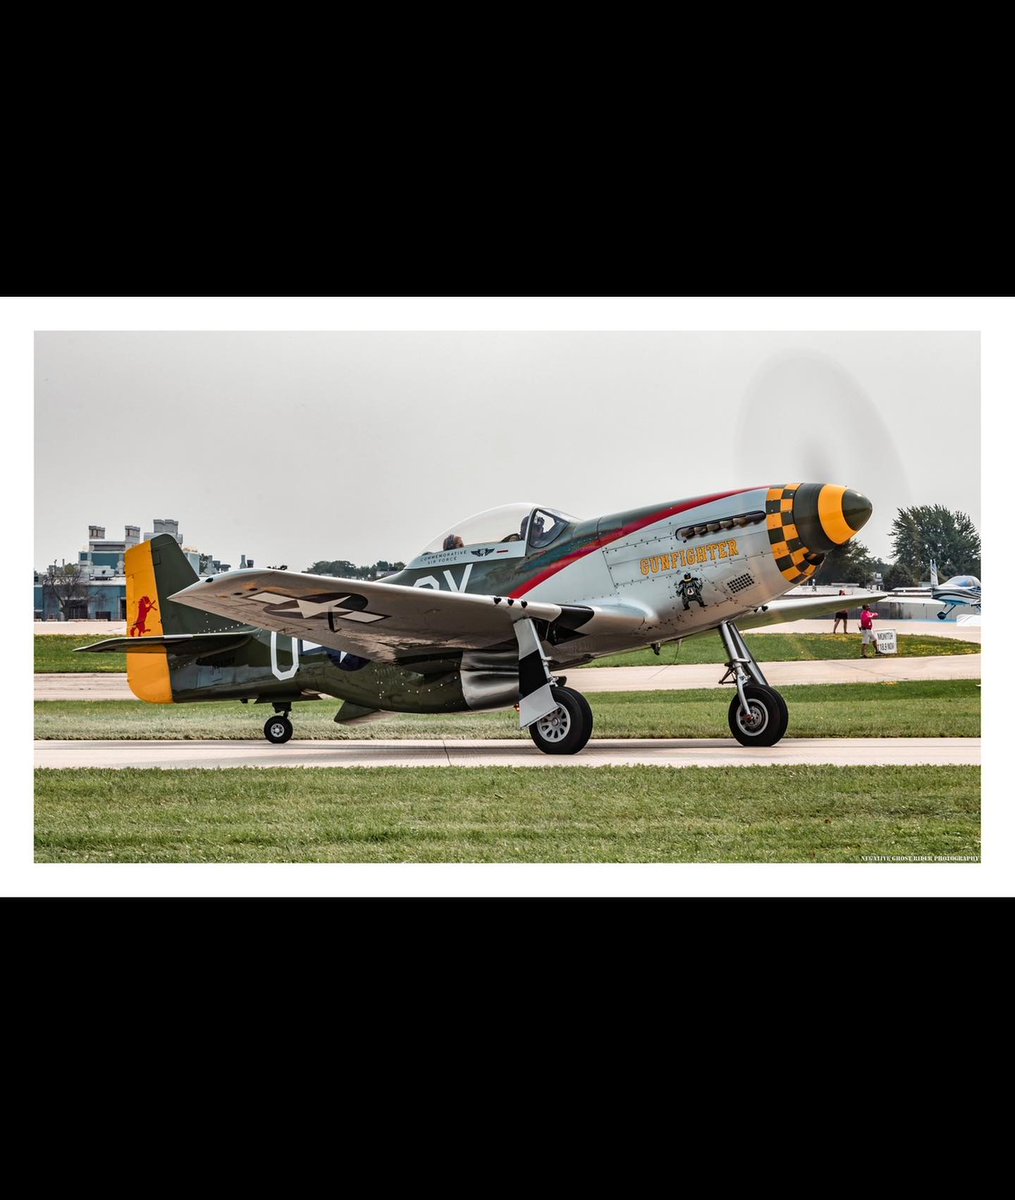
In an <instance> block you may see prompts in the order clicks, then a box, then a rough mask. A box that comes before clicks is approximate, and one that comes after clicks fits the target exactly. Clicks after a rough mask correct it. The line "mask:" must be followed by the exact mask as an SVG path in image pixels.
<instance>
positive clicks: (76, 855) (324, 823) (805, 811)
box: [35, 766, 980, 870]
mask: <svg viewBox="0 0 1015 1200" xmlns="http://www.w3.org/2000/svg"><path fill="white" fill-rule="evenodd" d="M979 794H980V771H979V768H977V767H813V766H811V767H729V768H723V767H710V768H700V767H685V768H667V767H602V768H597V769H595V770H592V769H589V768H587V767H558V768H554V769H553V770H546V771H540V770H531V769H525V768H443V767H442V768H439V769H435V768H421V769H417V770H412V771H408V770H404V769H399V768H375V769H345V770H343V769H305V770H301V769H298V768H279V769H267V770H266V769H251V768H241V769H234V770H221V771H158V770H125V771H100V770H74V771H36V790H35V858H36V861H37V862H60V863H95V862H98V863H110V862H118V863H123V862H133V863H138V862H144V863H171V862H262V863H264V862H289V863H292V862H359V863H364V862H366V863H384V862H414V863H442V862H448V863H450V862H483V863H488V862H498V863H508V862H515V863H534V862H548V863H565V862H566V863H572V862H626V863H649V862H772V863H795V862H821V863H827V862H860V861H862V859H863V858H864V857H865V856H871V855H878V856H914V857H925V856H978V855H979V851H980V841H979ZM886 869H887V868H886ZM894 869H896V870H897V869H899V868H898V867H896V868H894Z"/></svg>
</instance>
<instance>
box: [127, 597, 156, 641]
mask: <svg viewBox="0 0 1015 1200" xmlns="http://www.w3.org/2000/svg"><path fill="white" fill-rule="evenodd" d="M153 609H155V610H156V611H158V605H157V604H156V603H155V601H154V600H152V599H151V598H150V597H149V596H142V597H141V599H140V600H139V601H138V602H137V620H136V621H135V622H134V624H133V625H131V627H130V637H143V636H144V635H145V634H146V633H147V632H148V626H147V624H146V622H147V620H148V614H149V613H150V612H151V611H152V610H153Z"/></svg>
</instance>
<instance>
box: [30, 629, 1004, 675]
mask: <svg viewBox="0 0 1015 1200" xmlns="http://www.w3.org/2000/svg"><path fill="white" fill-rule="evenodd" d="M744 636H745V637H746V639H747V643H748V645H749V646H750V647H751V652H752V653H753V654H754V656H755V658H756V659H757V660H758V662H760V663H771V662H798V661H804V660H810V661H814V660H827V659H833V658H856V656H857V655H858V654H859V653H860V634H859V632H856V633H765V634H758V635H757V636H755V634H754V632H753V631H752V630H750V629H748V630H746V631H745V633H744ZM897 641H898V647H899V653H898V657H900V658H926V657H928V656H934V655H944V654H979V653H980V651H981V646H980V643H979V642H963V641H959V639H958V638H946V637H932V636H931V637H928V636H924V635H923V634H913V633H900V634H899V636H898V639H897ZM78 657H79V658H81V657H83V656H82V655H78ZM724 662H726V651H725V649H724V648H723V645H722V641H721V640H720V638H719V635H718V634H717V633H716V634H711V635H709V634H703V635H702V636H700V637H693V638H688V639H687V641H685V642H684V643H683V644H682V645H679V646H678V645H677V644H676V643H673V644H671V645H668V646H663V647H662V653H661V654H659V655H658V656H657V655H656V654H655V653H654V652H653V651H651V650H633V651H631V653H630V654H611V655H609V656H608V657H606V658H599V659H596V661H595V662H592V663H589V664H588V665H589V666H590V667H665V666H669V665H670V664H671V663H678V664H687V663H692V664H694V663H724ZM36 670H38V668H36Z"/></svg>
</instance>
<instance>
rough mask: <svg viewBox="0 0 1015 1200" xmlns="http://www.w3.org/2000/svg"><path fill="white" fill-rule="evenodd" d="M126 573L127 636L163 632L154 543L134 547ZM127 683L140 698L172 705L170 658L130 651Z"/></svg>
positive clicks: (145, 635) (126, 560) (143, 543)
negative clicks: (154, 559)
mask: <svg viewBox="0 0 1015 1200" xmlns="http://www.w3.org/2000/svg"><path fill="white" fill-rule="evenodd" d="M124 561H125V570H126V572H127V622H128V624H127V635H128V637H151V636H153V635H157V634H161V633H162V614H161V612H160V611H159V592H158V587H157V586H156V583H155V567H154V564H153V563H152V544H151V542H141V543H140V545H137V546H132V547H131V549H130V550H128V551H127V554H126V556H125V560H124ZM127 682H128V683H129V684H130V690H131V691H132V692H133V693H134V695H135V696H137V698H138V699H139V700H147V701H148V702H149V703H150V704H172V703H173V688H172V683H171V682H170V677H169V660H168V659H167V657H166V652H165V650H163V651H162V653H161V654H158V653H155V652H154V651H153V652H152V653H151V654H130V653H128V654H127Z"/></svg>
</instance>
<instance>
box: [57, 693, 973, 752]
mask: <svg viewBox="0 0 1015 1200" xmlns="http://www.w3.org/2000/svg"><path fill="white" fill-rule="evenodd" d="M779 690H780V691H781V692H782V694H783V696H784V697H785V698H786V702H787V704H788V705H789V712H790V715H789V736H790V737H979V736H980V685H979V683H978V681H976V680H972V679H969V680H965V679H957V680H923V681H919V682H911V683H853V684H846V685H837V684H815V685H812V686H807V687H786V688H780V689H779ZM733 695H734V692H733V689H732V687H729V688H722V689H715V688H701V689H695V690H690V691H681V692H600V693H597V694H595V695H593V696H592V697H591V704H592V709H593V713H594V714H595V731H594V733H593V736H594V737H599V738H624V737H659V738H688V737H729V736H730V733H729V726H728V725H727V722H726V713H727V709H728V708H729V704H730V700H731V699H732V697H733ZM338 707H339V702H338V701H337V700H323V701H313V702H308V703H304V704H297V705H295V707H294V708H293V720H294V724H295V726H296V737H297V738H304V739H318V738H355V739H360V738H371V739H376V738H381V739H386V738H419V737H424V738H527V737H528V734H527V733H525V732H523V731H522V730H520V729H519V728H518V719H517V717H516V715H515V713H514V712H513V711H510V710H509V711H507V712H499V713H464V714H458V713H456V714H453V715H449V716H438V715H434V716H427V715H416V714H408V713H399V714H395V715H393V716H391V717H389V718H387V719H386V720H383V721H375V722H371V723H369V724H367V725H357V726H352V727H351V728H344V727H342V726H340V725H336V724H335V722H334V716H335V713H336V711H337V710H338ZM269 716H271V708H270V706H268V705H264V704H259V705H254V704H249V705H244V704H240V703H238V702H216V703H201V704H167V705H152V704H139V703H137V702H136V701H133V700H124V701H119V700H103V701H94V702H93V701H82V700H73V701H63V700H49V701H38V702H37V703H36V705H35V736H36V738H39V739H43V740H45V739H94V738H98V739H102V738H127V739H132V738H144V739H148V738H155V739H170V740H172V739H178V738H227V739H241V738H260V737H261V736H262V732H261V731H262V726H263V725H264V722H265V721H266V720H267V718H268V717H269Z"/></svg>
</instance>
